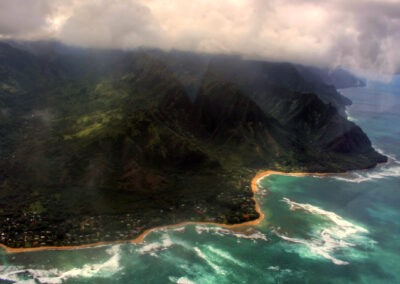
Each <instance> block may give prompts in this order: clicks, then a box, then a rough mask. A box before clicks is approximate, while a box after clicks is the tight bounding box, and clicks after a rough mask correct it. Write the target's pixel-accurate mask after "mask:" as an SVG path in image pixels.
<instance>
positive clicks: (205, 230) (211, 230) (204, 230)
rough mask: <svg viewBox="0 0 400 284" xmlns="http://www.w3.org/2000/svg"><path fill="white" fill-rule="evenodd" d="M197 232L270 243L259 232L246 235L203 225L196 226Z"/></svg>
mask: <svg viewBox="0 0 400 284" xmlns="http://www.w3.org/2000/svg"><path fill="white" fill-rule="evenodd" d="M195 230H196V232H197V233H198V234H202V233H208V234H210V233H213V234H215V235H218V236H226V235H231V236H234V237H236V238H238V239H247V240H252V241H256V240H262V241H265V242H267V241H268V238H267V236H266V235H265V234H263V233H261V232H259V231H255V232H253V233H251V234H244V233H239V232H235V231H232V230H229V229H225V228H221V227H214V226H213V227H210V226H203V225H196V227H195Z"/></svg>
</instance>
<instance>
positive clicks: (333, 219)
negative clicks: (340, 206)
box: [274, 198, 371, 265]
mask: <svg viewBox="0 0 400 284" xmlns="http://www.w3.org/2000/svg"><path fill="white" fill-rule="evenodd" d="M282 201H284V202H285V203H287V204H288V205H289V206H290V210H292V211H296V210H303V211H305V212H307V213H310V214H314V215H319V216H322V217H323V218H324V219H326V220H327V221H329V223H330V224H329V225H328V226H327V227H324V228H322V229H318V230H317V231H316V232H315V235H314V236H313V238H311V239H310V240H306V239H300V238H293V237H289V236H287V235H284V234H280V233H279V232H277V231H274V233H275V234H276V235H277V236H278V237H280V238H282V239H283V240H286V241H288V242H292V243H299V244H303V245H305V246H306V247H307V248H308V249H309V251H310V252H311V253H312V255H319V256H322V257H324V258H326V259H328V260H331V261H332V262H333V263H334V264H337V265H346V264H349V262H347V261H342V260H340V259H337V258H335V257H333V256H332V253H334V252H335V251H336V250H339V249H343V248H347V247H354V246H356V244H354V243H352V242H351V241H353V242H354V241H357V242H359V241H360V240H361V239H362V238H365V237H364V236H362V234H366V233H368V230H367V229H365V228H363V227H361V226H358V225H355V224H353V223H351V222H349V221H346V220H344V219H343V218H342V217H340V216H339V215H337V214H336V213H334V212H330V211H326V210H323V209H321V208H319V207H317V206H313V205H311V204H302V203H297V202H294V201H291V200H290V199H288V198H283V199H282ZM370 243H371V242H369V244H370Z"/></svg>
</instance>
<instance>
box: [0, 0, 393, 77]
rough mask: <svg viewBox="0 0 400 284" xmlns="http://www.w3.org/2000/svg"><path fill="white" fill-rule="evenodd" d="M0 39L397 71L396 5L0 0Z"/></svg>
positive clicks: (342, 0)
mask: <svg viewBox="0 0 400 284" xmlns="http://www.w3.org/2000/svg"><path fill="white" fill-rule="evenodd" d="M16 19H18V20H16ZM0 37H6V38H7V37H8V38H17V39H57V40H61V41H63V42H64V43H67V44H73V45H79V46H88V47H101V48H107V47H114V48H134V47H139V46H148V47H159V48H163V49H172V48H176V49H183V50H190V51H199V52H217V53H236V54H242V55H244V56H247V57H252V58H264V59H268V60H284V61H293V62H299V63H306V64H314V65H327V66H333V67H334V66H339V65H340V66H345V67H352V68H364V69H370V70H374V71H378V72H382V73H393V72H395V71H397V70H399V69H400V68H399V67H400V54H399V53H398V49H399V46H400V0H352V1H348V0H330V1H317V0H286V1H284V0H270V1H265V0H219V1H215V0H193V1H187V0H173V1H172V0H82V1H78V0H71V1H62V0H25V1H22V0H0Z"/></svg>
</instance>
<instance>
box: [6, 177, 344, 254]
mask: <svg viewBox="0 0 400 284" xmlns="http://www.w3.org/2000/svg"><path fill="white" fill-rule="evenodd" d="M337 174H346V173H285V172H278V171H262V172H259V173H257V174H256V176H255V177H254V178H253V179H252V181H251V189H252V191H253V200H254V201H255V204H256V205H255V206H256V208H255V209H256V211H257V213H258V214H259V215H260V216H259V217H258V218H257V219H255V220H253V221H248V222H244V223H239V224H234V225H227V224H219V223H213V222H182V223H178V224H174V225H166V226H160V227H155V228H152V229H147V230H146V231H144V232H143V233H142V234H140V235H139V236H138V237H137V238H136V239H133V240H122V241H112V242H98V243H92V244H86V245H79V246H58V247H57V246H54V247H35V248H10V247H7V246H5V245H3V244H0V247H2V248H4V249H5V250H6V251H7V253H17V252H29V251H40V250H74V249H83V248H92V247H98V246H104V245H112V244H121V243H141V242H142V241H143V239H144V238H145V237H146V236H147V235H148V234H149V233H151V232H152V231H156V230H161V229H167V228H176V227H181V226H185V225H216V226H220V227H223V228H227V229H233V228H238V227H243V226H254V225H257V224H258V223H260V222H261V221H262V220H263V219H264V214H263V213H262V212H261V210H260V206H259V205H258V203H257V200H256V198H255V193H256V192H257V190H258V186H257V182H258V181H259V180H260V179H263V178H265V177H267V176H269V175H284V176H326V175H337Z"/></svg>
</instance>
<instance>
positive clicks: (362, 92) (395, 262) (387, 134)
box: [0, 78, 400, 283]
mask: <svg viewBox="0 0 400 284" xmlns="http://www.w3.org/2000/svg"><path fill="white" fill-rule="evenodd" d="M396 80H397V82H399V78H396ZM341 92H342V93H343V94H344V95H346V96H347V97H349V98H350V99H351V100H352V101H353V103H354V104H353V105H352V106H351V107H349V108H348V113H349V116H350V119H352V120H354V121H355V122H356V123H357V124H358V125H360V126H361V127H362V129H363V130H364V131H365V132H366V133H367V134H368V136H369V137H370V139H371V141H372V143H373V145H374V146H375V147H376V148H377V149H379V151H382V152H384V153H386V154H387V155H389V156H390V163H389V164H387V165H382V166H379V167H377V168H375V169H372V170H368V171H356V172H353V173H351V174H350V175H346V176H344V175H338V176H329V177H323V178H321V177H287V176H276V175H274V176H270V177H267V178H265V179H263V180H261V181H260V182H259V186H260V187H261V190H260V191H259V192H258V193H257V200H258V201H259V203H260V205H261V208H262V211H263V212H264V213H265V214H266V218H265V219H264V220H263V221H262V222H261V223H260V224H259V225H257V226H255V227H250V228H246V229H243V230H242V231H231V230H227V229H223V228H220V227H218V226H203V225H188V226H184V227H179V228H174V229H168V230H158V231H155V232H153V233H151V234H150V235H148V236H147V237H146V238H145V242H144V243H143V244H121V245H112V246H104V247H98V248H90V249H81V250H74V251H40V252H29V253H18V254H5V252H4V251H0V279H2V281H4V282H5V283H400V162H399V160H400V87H399V85H396V84H383V83H369V84H368V86H367V87H366V88H352V89H344V90H341ZM0 282H1V280H0Z"/></svg>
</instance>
